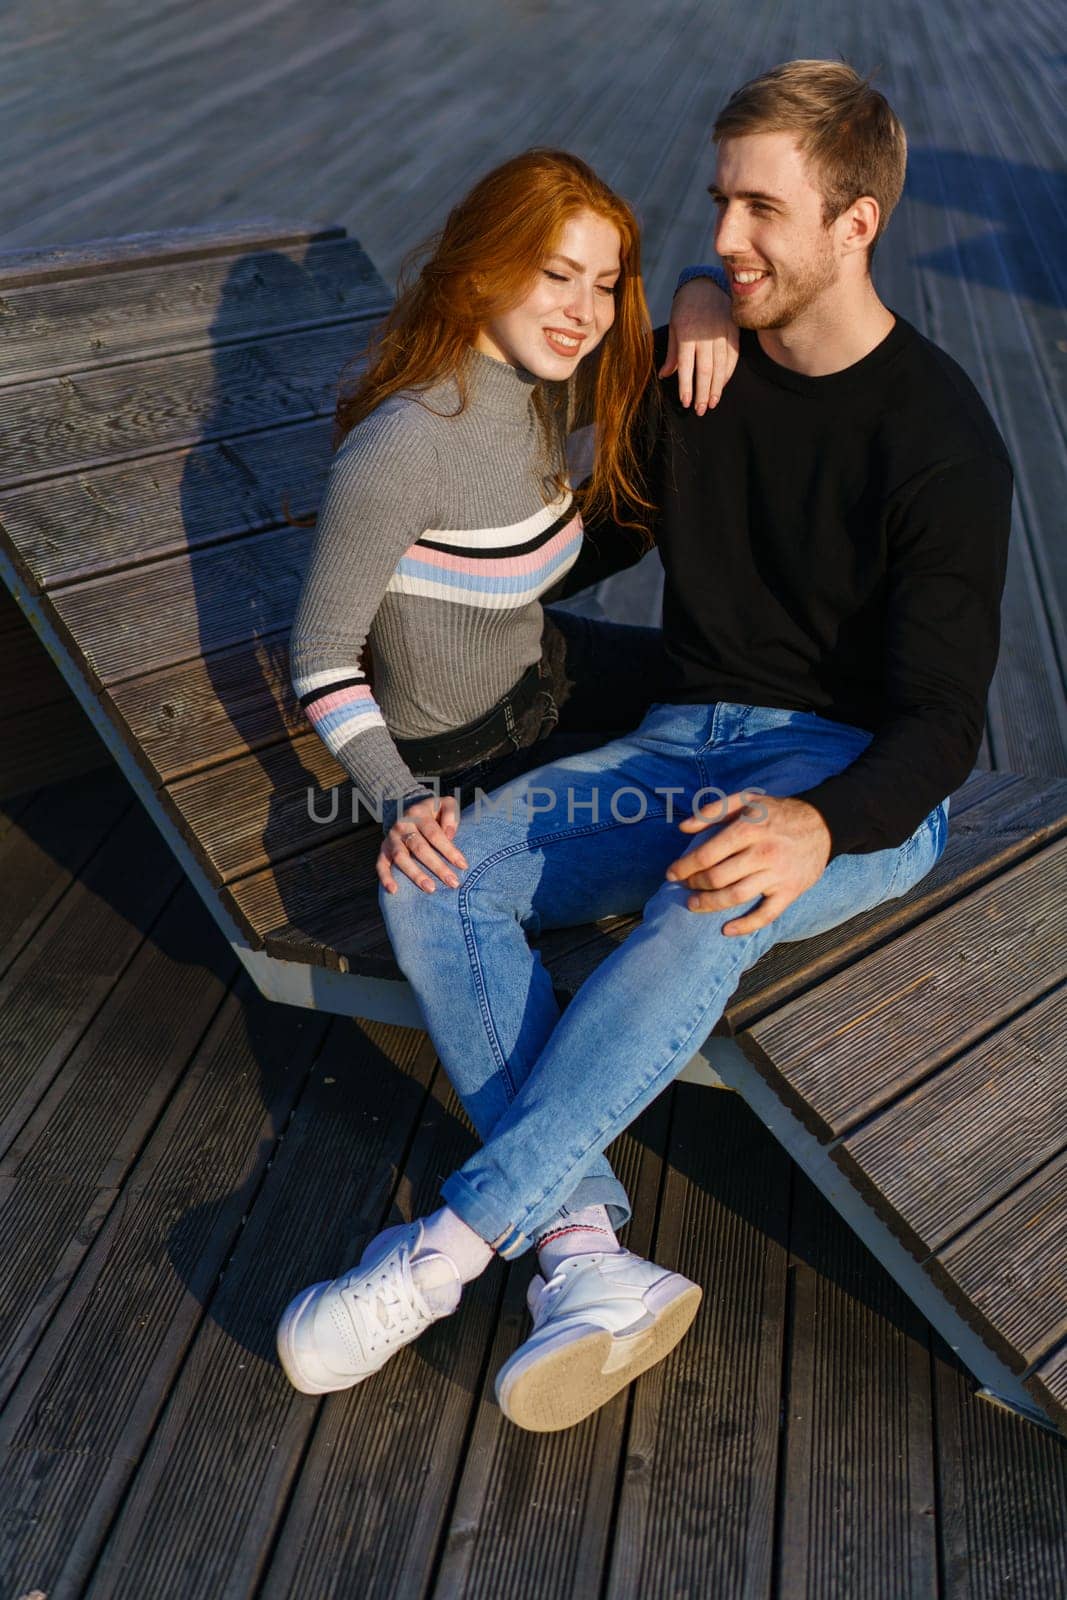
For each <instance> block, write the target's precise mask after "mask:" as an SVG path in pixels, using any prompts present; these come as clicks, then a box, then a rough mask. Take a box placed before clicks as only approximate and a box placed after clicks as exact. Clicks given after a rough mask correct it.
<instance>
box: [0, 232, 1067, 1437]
mask: <svg viewBox="0 0 1067 1600" xmlns="http://www.w3.org/2000/svg"><path fill="white" fill-rule="evenodd" d="M388 304H389V294H388V291H387V290H386V288H385V286H384V285H383V284H382V282H381V280H380V278H379V277H378V275H377V273H376V272H375V270H374V268H373V267H372V265H371V263H370V262H369V261H368V260H367V257H366V256H365V255H364V253H363V252H362V251H361V249H360V247H359V245H358V244H357V243H356V241H355V240H353V239H349V238H346V237H345V235H344V233H343V230H341V229H339V228H327V229H320V230H314V229H308V228H306V227H283V226H279V225H275V226H273V227H268V226H266V225H254V226H250V227H248V228H243V229H236V230H235V229H228V230H222V229H210V230H198V231H193V232H183V233H170V234H166V235H154V236H142V237H139V238H134V239H125V240H117V241H105V242H101V243H96V244H90V245H86V246H83V247H78V248H74V249H57V250H53V251H44V252H23V253H19V254H15V255H9V256H6V257H3V258H0V310H2V312H3V315H2V316H0V343H2V348H3V351H4V356H5V360H4V365H3V375H2V379H0V406H2V408H3V424H4V433H5V440H6V445H7V447H6V449H5V451H4V457H3V465H2V468H0V566H2V571H3V576H4V579H5V582H6V584H7V586H8V588H9V589H10V591H11V594H12V595H13V597H14V599H15V600H16V601H17V603H18V606H19V607H20V608H21V612H22V613H23V615H24V617H25V618H26V619H27V620H28V622H29V624H30V626H31V627H32V629H33V652H36V658H35V659H32V660H31V659H29V657H30V654H31V652H30V651H29V650H28V649H27V648H26V644H27V641H28V640H29V639H30V636H29V634H28V633H26V632H25V630H23V631H22V632H21V633H18V632H17V630H13V631H11V634H10V636H11V637H12V638H16V640H17V641H21V646H20V648H22V651H23V656H24V657H25V659H24V660H21V661H19V660H15V659H11V660H10V661H9V672H12V673H14V674H16V675H17V681H18V682H23V681H25V682H27V683H28V682H30V681H39V680H40V679H41V661H40V659H39V656H40V649H41V647H42V646H43V648H44V650H45V651H46V652H47V655H48V656H49V657H50V658H51V661H52V663H53V664H54V667H55V668H57V669H58V671H59V673H61V674H62V678H63V680H64V681H65V683H66V684H67V685H69V688H70V690H72V691H73V695H74V697H75V698H76V700H77V701H78V702H79V704H80V706H81V707H82V709H83V711H84V712H85V713H86V714H87V717H88V722H89V724H90V725H91V729H92V730H94V731H95V736H96V737H98V738H99V739H100V740H101V741H102V744H103V746H104V747H105V748H106V749H107V750H108V751H109V752H110V753H111V755H112V756H113V757H114V759H115V760H116V761H117V762H118V764H119V765H120V767H121V768H122V770H123V772H124V773H125V774H126V776H127V778H128V779H129V782H130V783H131V784H132V786H133V788H134V790H135V791H136V793H137V794H138V796H139V797H140V799H141V800H142V802H143V803H144V805H145V806H146V808H147V809H148V811H149V812H150V814H151V816H152V818H153V819H154V821H155V823H156V825H157V826H158V827H159V829H160V831H161V832H162V834H163V835H164V837H165V838H166V840H167V842H168V844H169V845H170V847H171V848H172V850H173V851H174V853H175V855H176V856H177V858H178V859H179V861H180V862H181V864H182V866H183V867H184V869H185V871H186V872H187V873H188V875H189V878H190V880H191V881H192V883H193V884H194V885H195V886H196V888H197V890H198V892H199V893H200V895H201V896H202V898H203V900H204V903H205V904H206V905H207V906H208V908H209V910H210V911H211V914H212V915H213V916H214V917H215V919H216V921H217V922H218V924H219V926H220V927H221V928H222V930H223V932H224V934H225V936H226V938H227V939H228V940H229V942H230V943H231V945H232V946H233V948H234V950H235V951H236V953H237V954H238V956H239V957H240V959H241V961H242V962H243V963H244V965H245V966H246V968H247V969H248V971H249V973H250V974H251V976H252V978H253V979H254V981H255V982H256V984H257V986H258V987H259V989H260V990H261V991H262V992H263V993H264V994H265V995H267V996H268V997H270V998H273V999H277V1000H281V1001H286V1002H288V1003H290V1004H295V1005H302V1006H312V1007H317V1008H321V1009H324V1010H327V1011H331V1012H336V1013H339V1014H342V1015H349V1016H360V1017H365V1018H370V1019H376V1020H380V1021H387V1022H396V1023H405V1024H411V1025H415V1026H418V1025H420V1020H421V1019H420V1017H419V1013H418V1011H417V1009H416V1007H415V1004H414V1000H413V997H412V995H411V992H410V990H409V988H408V986H407V984H406V983H405V981H404V980H403V978H402V977H401V975H400V973H399V971H398V970H397V968H396V965H395V962H394V961H393V958H392V954H391V951H390V948H389V943H388V939H387V937H386V934H385V930H384V927H383V925H382V922H381V919H380V917H379V914H378V905H377V881H376V878H375V875H374V871H373V861H374V857H375V855H376V852H377V848H378V841H379V837H380V833H379V830H378V828H377V826H376V825H375V824H373V823H370V824H369V825H368V824H364V825H362V826H353V823H352V820H351V812H350V804H351V787H350V785H349V784H348V781H347V778H346V775H345V774H344V772H343V770H342V769H341V768H340V767H339V766H338V765H337V763H336V762H335V761H334V760H333V759H332V757H331V756H330V755H329V753H328V752H327V750H326V749H325V747H324V745H323V744H322V742H321V741H320V740H319V738H318V737H317V735H315V734H314V733H313V732H312V731H311V730H310V727H309V726H308V725H307V723H306V722H305V720H304V718H303V715H302V713H301V712H300V709H299V707H298V706H297V704H296V702H295V699H294V697H293V693H292V689H291V686H290V683H289V671H288V650H287V641H288V631H289V627H290V624H291V620H292V616H293V612H294V608H295V604H296V600H297V596H298V594H299V591H300V587H301V583H302V579H303V575H304V570H305V566H306V561H307V554H308V548H309V541H310V539H311V537H312V535H311V532H310V530H308V529H306V528H300V527H295V526H293V525H291V524H290V523H289V522H288V521H287V520H286V516H285V511H284V509H283V507H284V506H285V505H286V504H287V505H288V508H289V510H290V511H291V512H292V513H293V514H298V515H299V514H303V513H307V512H311V511H313V510H314V509H315V507H316V505H317V503H318V499H319V497H320V494H321V490H322V485H323V482H324V478H325V473H326V469H327V465H328V461H329V438H330V418H331V414H332V409H333V397H334V392H335V384H336V379H337V375H338V373H339V371H340V369H341V367H342V365H343V364H344V363H345V361H346V360H348V359H349V357H351V356H352V355H353V354H358V353H359V351H360V350H361V349H362V348H363V347H364V345H365V342H366V339H367V336H368V332H369V329H370V326H371V324H372V323H373V321H374V320H375V319H376V318H377V317H378V316H379V315H380V314H381V313H382V312H383V311H384V310H385V309H386V308H387V306H388ZM38 641H39V642H38ZM9 655H10V652H9ZM34 673H36V674H37V677H36V678H34V677H33V674H34ZM44 676H45V677H47V673H45V674H44ZM49 692H50V693H51V697H52V698H51V702H50V703H40V702H38V703H37V709H38V711H39V712H40V716H41V719H42V720H44V719H47V725H46V727H45V728H44V729H43V730H42V735H41V740H42V744H47V742H48V741H49V740H52V739H54V740H57V741H62V740H63V739H65V738H67V737H68V732H67V730H68V729H69V728H70V727H71V725H72V724H71V716H70V706H69V704H66V703H60V702H59V701H58V700H57V698H56V695H55V692H54V685H53V688H52V690H50V691H49ZM309 797H310V800H311V802H312V804H311V806H310V807H309ZM334 799H336V801H337V802H338V803H337V805H336V807H335V806H334V805H333V803H332V802H333V800H334ZM321 819H325V820H321ZM1065 833H1067V782H1063V781H1059V780H1049V781H1043V780H1040V779H1034V778H1021V777H1014V776H1011V775H1008V774H1004V773H984V774H976V775H975V776H974V777H973V778H972V779H971V781H970V782H969V783H968V784H967V785H966V786H965V787H964V788H963V789H962V790H961V791H960V792H959V794H957V795H956V796H955V797H954V800H953V807H952V828H951V833H950V841H949V845H948V848H947V850H946V852H945V855H944V856H943V858H942V860H941V861H940V863H939V864H938V866H937V867H936V869H935V870H934V871H933V872H932V873H931V874H930V876H929V877H928V878H927V879H926V880H925V882H924V883H922V884H920V885H919V886H918V887H917V888H916V889H915V890H914V891H913V892H912V893H911V894H909V895H907V896H905V897H904V898H902V899H901V900H897V901H894V902H892V903H890V904H889V905H887V906H884V907H880V908H878V909H876V910H875V911H872V912H869V913H866V914H864V915H863V916H860V917H857V918H855V919H853V921H852V922H850V923H848V924H847V925H846V926H845V927H843V928H841V929H837V930H834V931H833V932H832V933H830V934H827V935H825V936H823V937H821V938H819V939H814V940H810V941H808V942H806V943H804V944H798V945H789V946H783V947H781V948H779V949H777V950H775V951H773V952H772V953H771V954H770V955H769V956H768V957H767V958H766V959H765V960H764V961H763V962H761V963H760V965H759V967H758V968H757V969H756V970H755V971H754V972H753V973H751V974H749V975H748V977H747V978H746V980H745V982H744V983H743V984H742V986H741V989H740V990H739V991H738V993H737V995H736V996H735V997H734V999H733V1001H732V1002H731V1004H730V1007H729V1010H728V1012H727V1014H726V1016H725V1018H724V1019H723V1022H722V1024H721V1025H720V1028H719V1029H717V1030H716V1033H715V1034H714V1035H713V1036H712V1038H711V1039H710V1040H709V1041H708V1042H707V1044H706V1045H705V1047H704V1048H703V1050H702V1051H701V1053H700V1056H699V1057H698V1058H696V1059H695V1061H694V1062H693V1063H691V1064H690V1066H689V1067H688V1068H687V1069H686V1072H685V1074H684V1075H685V1076H688V1077H696V1078H698V1079H701V1078H702V1079H703V1080H704V1081H709V1082H718V1083H721V1084H725V1085H726V1086H728V1087H730V1088H733V1089H736V1090H738V1091H739V1092H740V1093H741V1094H742V1095H743V1096H744V1097H745V1098H746V1100H747V1101H748V1103H749V1104H750V1105H751V1106H752V1107H753V1108H754V1110H755V1111H756V1112H757V1114H758V1115H759V1116H760V1117H761V1118H762V1119H763V1120H764V1121H765V1122H766V1123H767V1125H768V1126H769V1127H770V1128H771V1129H772V1130H773V1131H774V1132H775V1134H776V1135H777V1136H778V1137H779V1138H780V1139H781V1140H782V1142H783V1143H784V1144H785V1146H786V1147H787V1148H788V1149H789V1151H790V1152H791V1154H792V1155H793V1156H794V1157H795V1159H796V1160H797V1161H798V1162H799V1163H800V1165H801V1166H802V1167H803V1168H804V1170H805V1171H806V1172H807V1173H808V1174H809V1175H810V1176H811V1177H812V1178H813V1179H814V1181H815V1182H816V1183H817V1184H818V1185H819V1186H820V1188H821V1189H822V1190H823V1192H824V1193H825V1194H826V1195H827V1196H828V1198H829V1199H830V1200H831V1201H832V1203H833V1204H834V1205H835V1206H836V1207H837V1208H838V1210H839V1211H840V1212H841V1213H842V1214H843V1215H844V1216H845V1217H846V1218H847V1220H848V1221H849V1222H850V1223H851V1224H852V1226H853V1227H854V1228H855V1229H856V1231H857V1233H858V1234H859V1235H860V1236H861V1237H862V1238H863V1239H864V1240H865V1241H866V1242H867V1243H868V1244H869V1245H870V1247H871V1248H872V1249H873V1250H874V1252H875V1254H876V1255H877V1256H878V1257H879V1259H880V1260H881V1261H882V1262H883V1264H884V1265H885V1266H886V1267H887V1268H888V1269H889V1270H890V1271H891V1272H892V1273H893V1274H894V1276H895V1277H896V1278H897V1279H898V1281H899V1282H900V1283H901V1284H902V1286H903V1287H904V1288H905V1289H906V1290H907V1292H908V1293H910V1294H911V1295H912V1297H913V1298H914V1300H915V1301H916V1302H917V1304H918V1305H919V1306H920V1308H921V1310H922V1311H923V1312H924V1314H925V1315H926V1316H927V1318H928V1319H929V1321H930V1322H931V1323H932V1324H933V1325H934V1326H935V1327H936V1328H937V1329H938V1330H939V1331H940V1332H941V1333H942V1334H943V1335H944V1337H945V1338H946V1339H947V1341H948V1343H949V1344H950V1345H951V1346H952V1347H953V1348H954V1349H955V1350H957V1351H958V1353H959V1354H960V1356H961V1359H963V1360H964V1361H965V1362H966V1363H967V1365H968V1366H969V1367H970V1368H971V1370H972V1371H973V1372H974V1373H975V1375H976V1376H977V1378H978V1380H979V1382H980V1384H981V1385H982V1392H983V1393H985V1394H987V1395H988V1396H989V1397H990V1398H995V1399H999V1400H1001V1401H1003V1402H1004V1403H1006V1404H1009V1405H1012V1406H1015V1407H1016V1408H1018V1409H1020V1410H1022V1411H1024V1412H1026V1413H1027V1414H1028V1415H1030V1416H1031V1417H1033V1418H1035V1419H1036V1420H1039V1421H1043V1422H1046V1423H1047V1422H1049V1421H1050V1420H1051V1422H1052V1423H1054V1424H1056V1425H1058V1426H1060V1427H1067V1293H1065V1289H1064V1282H1063V1265H1062V1264H1063V1260H1064V1247H1063V1240H1064V1238H1065V1237H1067V1226H1065V1224H1067V1215H1065V1212H1067V1200H1065V1190H1067V1184H1065V1182H1064V1174H1065V1170H1067V1088H1065V1078H1067V1075H1065V1073H1064V1059H1063V1057H1064V1045H1063V1040H1064V1037H1065V1029H1064V1026H1063V1023H1064V1002H1063V994H1064V990H1063V980H1064V973H1065V969H1067V953H1065V949H1064V930H1063V917H1062V911H1061V904H1062V899H1063V891H1064V887H1065V881H1064V853H1065V850H1067V844H1065V842H1064V834H1065ZM634 920H635V919H634V918H616V919H609V920H606V921H604V922H602V923H600V924H591V925H589V926H587V927H583V928H576V929H567V930H561V931H558V932H553V933H550V934H547V935H546V936H545V937H544V938H543V939H542V940H541V942H540V945H541V950H542V953H543V956H544V959H545V961H546V963H547V964H548V967H549V970H550V971H551V973H552V976H553V982H554V983H555V985H556V987H557V989H558V991H559V993H560V995H561V997H562V998H563V999H564V1000H566V999H568V998H569V997H571V996H572V995H573V994H574V993H575V992H576V990H577V989H578V987H579V986H580V984H581V983H582V981H583V980H584V978H585V977H586V976H587V975H588V973H589V972H590V971H591V970H592V969H593V967H594V966H596V965H597V963H598V962H600V961H601V960H603V959H604V958H605V956H606V955H608V954H610V952H611V950H612V949H614V948H615V947H616V945H617V944H618V942H619V941H620V940H622V939H624V938H625V937H626V934H627V932H628V930H629V929H630V928H631V927H632V926H633V924H634Z"/></svg>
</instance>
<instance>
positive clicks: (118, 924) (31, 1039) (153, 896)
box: [0, 808, 180, 1150]
mask: <svg viewBox="0 0 1067 1600" xmlns="http://www.w3.org/2000/svg"><path fill="white" fill-rule="evenodd" d="M179 879H180V873H179V870H178V867H177V865H176V864H175V863H174V862H173V860H172V859H171V858H170V857H169V856H168V854H167V851H166V850H165V848H164V847H163V845H162V843H161V841H160V838H159V835H158V833H157V831H156V829H155V827H154V826H153V824H152V823H151V821H150V820H149V818H148V817H147V816H146V815H145V813H144V812H143V811H142V810H141V809H140V808H134V809H133V810H131V811H130V812H129V813H128V814H127V815H126V816H125V817H123V819H122V820H121V822H120V823H119V824H118V826H117V827H115V828H113V829H111V830H109V832H108V834H107V837H106V839H105V841H104V843H103V846H102V848H101V849H100V850H98V851H97V853H96V854H95V855H94V856H93V858H92V860H91V861H90V862H89V863H88V865H87V866H86V867H85V868H84V869H83V871H82V872H81V875H80V876H79V878H78V880H77V883H76V886H75V887H74V888H73V889H72V891H71V893H69V894H67V895H65V896H64V897H63V898H62V899H61V900H60V901H59V902H58V904H57V905H56V907H55V909H54V910H53V912H52V913H51V915H50V916H49V917H48V918H46V919H45V921H44V922H43V923H42V924H41V925H40V927H39V928H38V930H37V932H36V933H35V934H34V935H33V937H32V938H31V939H30V940H29V942H28V943H27V944H26V945H25V947H24V948H23V950H22V952H21V954H20V955H19V957H18V958H17V960H16V961H15V962H14V963H13V964H12V966H11V968H10V969H9V971H8V972H7V974H6V976H5V978H4V980H3V983H2V984H0V1013H2V1014H3V1018H4V1031H5V1036H6V1041H7V1044H6V1049H5V1060H4V1071H3V1076H2V1079H0V1150H3V1149H6V1148H7V1146H8V1145H9V1144H10V1142H11V1140H12V1139H13V1138H14V1137H15V1135H16V1134H17V1133H18V1131H19V1129H20V1128H21V1126H22V1124H23V1123H24V1122H25V1120H26V1118H27V1116H29V1114H30V1113H31V1112H32V1111H33V1109H34V1107H35V1106H36V1105H37V1104H38V1102H39V1101H40V1099H41V1096H42V1095H43V1094H44V1093H45V1092H46V1091H47V1089H48V1087H49V1085H50V1083H51V1082H52V1080H53V1078H54V1077H55V1075H56V1073H57V1072H58V1071H59V1070H60V1068H61V1067H62V1065H63V1063H64V1061H65V1060H66V1058H67V1055H68V1054H69V1052H70V1050H71V1049H72V1048H73V1046H74V1045H75V1044H76V1043H77V1041H78V1039H79V1038H80V1037H81V1035H82V1033H83V1032H84V1030H85V1027H86V1025H87V1024H88V1023H89V1022H90V1021H91V1020H92V1018H93V1016H94V1015H95V1013H96V1012H97V1010H98V1009H99V1007H100V1006H101V1005H102V1004H103V1002H104V1000H105V999H106V998H107V996H108V995H109V994H110V992H111V990H112V989H113V988H114V986H115V984H116V982H117V981H118V980H119V978H120V976H121V975H122V972H123V971H124V969H125V967H126V966H127V964H128V962H129V961H130V960H131V958H132V957H133V955H134V954H135V952H136V951H137V948H138V946H139V945H140V943H141V939H142V937H143V934H142V932H141V929H142V927H143V926H144V924H145V923H146V922H151V921H152V920H153V919H154V918H155V917H156V916H157V915H158V914H159V912H160V911H161V910H162V909H163V907H164V906H165V905H166V903H167V901H168V900H169V899H170V897H171V895H172V894H173V893H174V891H175V889H176V888H177V886H178V882H179ZM105 886H106V890H105Z"/></svg>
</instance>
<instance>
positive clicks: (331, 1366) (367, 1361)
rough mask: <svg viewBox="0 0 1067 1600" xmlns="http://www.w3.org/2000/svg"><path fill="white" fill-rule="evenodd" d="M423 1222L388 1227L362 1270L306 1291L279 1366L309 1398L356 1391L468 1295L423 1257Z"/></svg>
mask: <svg viewBox="0 0 1067 1600" xmlns="http://www.w3.org/2000/svg"><path fill="white" fill-rule="evenodd" d="M422 1233H423V1228H422V1223H421V1222H419V1221H417V1220H416V1221H415V1222H405V1223H401V1224H400V1225H399V1226H398V1227H395V1228H386V1230H385V1231H384V1233H379V1234H378V1236H377V1237H376V1238H374V1239H372V1240H371V1242H370V1244H369V1245H368V1246H367V1248H366V1250H364V1252H363V1255H362V1257H361V1258H360V1262H359V1265H358V1267H353V1268H352V1270H351V1271H350V1272H346V1273H345V1274H344V1275H343V1276H342V1277H340V1278H334V1279H333V1281H332V1282H330V1283H313V1284H312V1285H311V1287H310V1289H302V1290H301V1291H300V1293H299V1294H298V1295H297V1296H296V1297H295V1299H293V1300H291V1301H290V1302H289V1304H288V1305H287V1306H286V1308H285V1311H284V1312H283V1313H282V1319H281V1321H280V1322H279V1324H278V1334H277V1345H278V1359H279V1361H280V1362H281V1364H282V1366H283V1367H284V1369H285V1375H286V1377H287V1378H288V1379H289V1382H290V1383H291V1384H292V1385H293V1386H294V1388H297V1389H300V1390H301V1391H302V1392H303V1393H304V1394H328V1393H329V1392H330V1391H331V1390H333V1389H350V1388H351V1387H352V1386H353V1384H356V1383H362V1382H363V1379H364V1378H369V1377H370V1376H371V1375H372V1373H375V1372H377V1371H378V1370H379V1368H380V1367H384V1366H385V1363H386V1362H387V1361H388V1360H389V1357H390V1356H392V1355H395V1354H396V1352H397V1351H398V1350H399V1349H401V1348H402V1346H404V1345H406V1344H410V1343H411V1341H412V1340H413V1339H417V1338H418V1336H419V1334H420V1333H423V1332H425V1330H426V1329H427V1328H428V1327H429V1326H430V1324H431V1323H432V1322H437V1321H438V1320H439V1319H440V1318H441V1317H447V1316H448V1314H449V1313H450V1312H452V1311H454V1310H455V1309H456V1306H457V1305H458V1304H459V1297H460V1292H461V1290H462V1288H463V1285H462V1283H461V1282H460V1276H459V1273H458V1271H457V1270H456V1267H455V1266H454V1264H453V1263H452V1262H451V1261H450V1260H449V1258H448V1257H447V1256H445V1255H442V1254H440V1252H438V1251H436V1250H428V1251H426V1252H425V1254H423V1255H421V1256H420V1255H419V1249H420V1246H421V1244H422Z"/></svg>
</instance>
